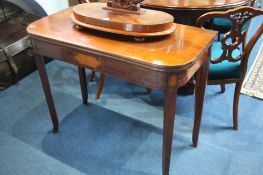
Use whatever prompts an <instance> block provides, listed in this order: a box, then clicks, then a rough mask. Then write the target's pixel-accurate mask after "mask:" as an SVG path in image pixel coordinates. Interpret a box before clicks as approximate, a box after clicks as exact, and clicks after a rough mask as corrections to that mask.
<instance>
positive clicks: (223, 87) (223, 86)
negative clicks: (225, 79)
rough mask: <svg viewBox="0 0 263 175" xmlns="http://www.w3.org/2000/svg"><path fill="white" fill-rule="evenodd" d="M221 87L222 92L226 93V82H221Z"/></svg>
mask: <svg viewBox="0 0 263 175" xmlns="http://www.w3.org/2000/svg"><path fill="white" fill-rule="evenodd" d="M220 87H221V93H224V92H225V90H226V86H225V84H220Z"/></svg>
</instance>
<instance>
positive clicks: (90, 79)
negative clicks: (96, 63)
mask: <svg viewBox="0 0 263 175" xmlns="http://www.w3.org/2000/svg"><path fill="white" fill-rule="evenodd" d="M94 76H95V71H94V70H92V71H90V74H89V81H93V79H94Z"/></svg>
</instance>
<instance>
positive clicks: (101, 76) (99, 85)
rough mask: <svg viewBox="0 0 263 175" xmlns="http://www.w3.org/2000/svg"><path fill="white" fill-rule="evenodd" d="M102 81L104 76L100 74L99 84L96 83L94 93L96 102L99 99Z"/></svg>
mask: <svg viewBox="0 0 263 175" xmlns="http://www.w3.org/2000/svg"><path fill="white" fill-rule="evenodd" d="M104 79H105V75H104V74H102V73H100V79H99V83H98V87H97V91H96V96H95V99H96V100H97V99H99V98H100V94H101V91H102V88H103V84H104Z"/></svg>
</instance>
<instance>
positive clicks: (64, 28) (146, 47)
mask: <svg viewBox="0 0 263 175" xmlns="http://www.w3.org/2000/svg"><path fill="white" fill-rule="evenodd" d="M71 14H72V9H71V8H69V9H66V10H64V11H62V12H60V13H59V14H55V15H51V16H49V17H45V18H42V19H41V20H38V21H36V22H34V23H32V24H30V25H29V26H28V28H27V31H28V33H29V35H30V37H32V38H34V36H37V38H39V37H41V36H43V39H46V38H48V39H49V41H52V40H53V41H55V42H57V41H59V42H61V43H70V44H72V45H74V46H77V47H80V48H84V49H85V50H90V51H96V52H98V53H102V54H107V55H115V56H117V57H118V58H121V59H122V61H127V62H129V61H133V62H138V63H140V64H144V65H148V66H149V67H151V68H153V69H162V68H167V67H169V68H175V69H178V68H180V67H186V66H191V65H192V64H194V61H195V60H196V59H198V58H199V55H200V50H206V49H207V48H206V47H208V46H209V45H210V43H211V42H212V41H213V39H214V37H215V36H216V32H215V31H209V30H205V29H200V28H196V27H191V26H185V25H179V24H174V25H176V30H175V32H174V33H172V34H171V35H169V36H166V37H162V38H155V39H149V40H147V39H146V41H145V42H142V43H138V42H135V41H134V40H133V39H132V38H129V37H122V36H119V35H113V34H108V33H99V34H98V32H96V31H91V30H90V31H86V30H83V31H77V30H76V29H75V28H74V23H73V22H72V20H71V18H70V15H71Z"/></svg>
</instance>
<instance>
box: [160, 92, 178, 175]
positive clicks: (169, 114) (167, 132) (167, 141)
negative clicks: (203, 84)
mask: <svg viewBox="0 0 263 175" xmlns="http://www.w3.org/2000/svg"><path fill="white" fill-rule="evenodd" d="M176 94H177V90H176V89H169V90H167V91H166V92H165V94H164V119H163V159H162V161H163V175H169V169H170V159H171V150H172V142H173V129H174V117H175V116H174V115H175V107H176Z"/></svg>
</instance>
